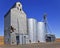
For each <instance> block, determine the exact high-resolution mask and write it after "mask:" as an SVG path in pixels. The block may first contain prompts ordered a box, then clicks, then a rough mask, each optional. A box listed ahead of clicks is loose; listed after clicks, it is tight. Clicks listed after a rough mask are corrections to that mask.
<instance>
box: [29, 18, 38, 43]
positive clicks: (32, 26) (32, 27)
mask: <svg viewBox="0 0 60 48" xmlns="http://www.w3.org/2000/svg"><path fill="white" fill-rule="evenodd" d="M36 27H37V21H36V20H35V19H33V18H30V19H28V35H29V42H31V43H35V42H36V40H37V39H36V31H37V30H36Z"/></svg>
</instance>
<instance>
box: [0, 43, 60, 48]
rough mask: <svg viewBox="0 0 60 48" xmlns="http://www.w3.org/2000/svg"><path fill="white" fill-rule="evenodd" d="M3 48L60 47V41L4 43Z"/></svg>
mask: <svg viewBox="0 0 60 48" xmlns="http://www.w3.org/2000/svg"><path fill="white" fill-rule="evenodd" d="M0 47H1V48H60V42H51V43H35V44H25V45H2V46H0Z"/></svg>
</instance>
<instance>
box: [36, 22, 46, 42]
mask: <svg viewBox="0 0 60 48" xmlns="http://www.w3.org/2000/svg"><path fill="white" fill-rule="evenodd" d="M37 27H38V29H37V31H38V33H37V36H38V41H39V42H46V38H45V37H46V29H45V23H44V22H38V24H37Z"/></svg>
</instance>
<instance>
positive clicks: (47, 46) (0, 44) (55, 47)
mask: <svg viewBox="0 0 60 48" xmlns="http://www.w3.org/2000/svg"><path fill="white" fill-rule="evenodd" d="M0 48H60V39H56V41H55V42H50V43H35V44H25V45H4V37H3V36H0Z"/></svg>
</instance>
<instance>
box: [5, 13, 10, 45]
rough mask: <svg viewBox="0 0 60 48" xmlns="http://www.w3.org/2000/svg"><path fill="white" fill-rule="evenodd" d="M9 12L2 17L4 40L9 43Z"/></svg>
mask: <svg viewBox="0 0 60 48" xmlns="http://www.w3.org/2000/svg"><path fill="white" fill-rule="evenodd" d="M9 29H10V12H9V13H8V14H7V15H5V17H4V42H5V44H10V30H9Z"/></svg>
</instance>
